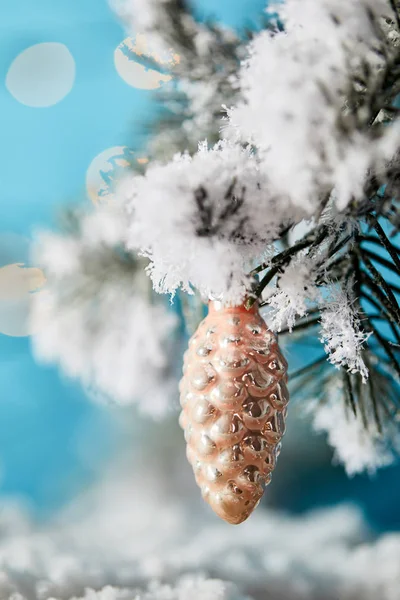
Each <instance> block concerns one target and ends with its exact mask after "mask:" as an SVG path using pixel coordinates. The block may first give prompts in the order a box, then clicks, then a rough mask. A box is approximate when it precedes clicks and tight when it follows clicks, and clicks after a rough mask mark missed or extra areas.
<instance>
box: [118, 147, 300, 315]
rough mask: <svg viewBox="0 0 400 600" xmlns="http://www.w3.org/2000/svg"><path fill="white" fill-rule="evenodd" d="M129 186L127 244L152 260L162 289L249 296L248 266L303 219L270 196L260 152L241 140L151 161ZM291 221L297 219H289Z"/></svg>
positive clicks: (232, 299)
mask: <svg viewBox="0 0 400 600" xmlns="http://www.w3.org/2000/svg"><path fill="white" fill-rule="evenodd" d="M124 188H125V189H128V195H129V207H130V209H131V227H130V234H129V240H128V245H129V246H130V247H133V248H135V249H139V250H141V251H142V252H143V253H144V254H145V255H146V256H149V257H150V259H151V265H150V267H149V272H150V275H151V278H152V280H153V283H154V287H155V289H156V290H157V291H159V292H164V293H174V292H175V290H176V289H177V288H178V287H182V288H183V289H184V290H186V291H189V292H190V291H191V288H192V286H194V287H195V288H197V290H199V291H200V293H201V294H203V295H204V296H205V298H208V297H209V296H214V297H223V299H224V301H225V302H228V303H233V304H238V303H240V302H241V301H243V299H244V297H245V295H246V292H247V291H248V289H249V287H250V286H251V283H252V280H251V275H249V271H250V270H251V266H252V264H253V263H254V261H256V260H257V258H258V257H260V256H261V255H262V254H263V251H264V250H265V248H266V246H267V245H268V244H269V243H271V241H272V240H274V239H276V238H277V237H279V233H280V230H281V228H282V227H284V226H287V224H288V219H294V220H299V219H300V218H301V217H302V216H303V215H304V213H303V211H302V210H301V209H300V208H298V209H296V210H293V208H292V207H289V206H288V205H287V203H286V202H285V200H284V199H283V198H279V197H274V196H273V195H271V192H270V186H269V181H268V177H267V176H266V175H265V174H263V173H261V172H260V170H259V163H258V160H257V157H256V156H255V154H254V153H253V152H252V151H251V150H249V149H243V148H242V147H241V146H239V145H237V144H230V143H228V142H219V143H218V144H216V145H215V146H214V147H212V148H208V146H207V143H203V144H200V146H199V150H198V152H197V153H196V154H195V155H194V156H193V157H190V156H189V155H188V154H183V155H178V156H176V157H175V159H174V161H173V162H171V163H169V164H167V165H151V166H150V167H149V169H148V170H147V173H146V174H145V176H143V177H135V178H134V179H133V180H132V181H131V183H130V185H129V183H127V182H125V184H124ZM289 223H290V221H289Z"/></svg>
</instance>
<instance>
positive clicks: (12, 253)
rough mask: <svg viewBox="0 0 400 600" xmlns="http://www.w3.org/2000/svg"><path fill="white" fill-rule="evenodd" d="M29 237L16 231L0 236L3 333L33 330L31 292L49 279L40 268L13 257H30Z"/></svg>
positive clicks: (20, 334)
mask: <svg viewBox="0 0 400 600" xmlns="http://www.w3.org/2000/svg"><path fill="white" fill-rule="evenodd" d="M28 247H29V240H28V239H27V238H25V237H24V236H20V235H17V234H7V233H5V234H3V235H0V333H3V334H5V335H8V336H11V337H24V336H27V335H31V334H32V333H34V331H33V328H32V325H31V323H30V304H31V298H32V296H31V294H32V293H33V292H36V293H41V292H37V290H39V289H40V288H41V287H43V285H44V284H45V282H46V278H45V276H44V273H43V271H42V270H41V269H38V268H35V267H25V265H24V262H12V263H9V264H4V263H5V262H8V261H9V260H10V259H11V260H15V259H17V260H18V259H20V260H21V261H25V260H27V259H28V257H27V253H28V250H27V248H28Z"/></svg>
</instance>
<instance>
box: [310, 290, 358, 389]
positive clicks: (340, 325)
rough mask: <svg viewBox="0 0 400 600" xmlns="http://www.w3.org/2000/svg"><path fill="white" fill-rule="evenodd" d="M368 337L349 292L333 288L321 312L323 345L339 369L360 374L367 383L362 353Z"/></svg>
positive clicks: (330, 359)
mask: <svg viewBox="0 0 400 600" xmlns="http://www.w3.org/2000/svg"><path fill="white" fill-rule="evenodd" d="M350 287H351V283H350ZM368 337H369V334H368V333H365V332H364V331H363V330H362V327H361V323H360V322H359V320H358V318H357V316H356V314H355V313H354V310H353V307H352V304H351V300H350V298H349V296H348V293H347V291H345V290H342V289H340V288H339V287H334V286H333V287H332V288H331V298H330V299H329V301H328V302H326V308H325V309H324V310H322V311H321V342H322V343H323V344H324V348H325V351H326V353H327V354H328V360H329V361H330V362H331V363H332V364H333V365H336V366H338V367H339V366H343V367H346V368H347V369H348V371H349V372H350V373H360V374H361V377H362V379H363V381H364V382H365V381H366V379H367V378H368V369H367V367H366V365H365V363H364V360H363V357H362V350H363V347H364V344H365V342H366V341H367V339H368Z"/></svg>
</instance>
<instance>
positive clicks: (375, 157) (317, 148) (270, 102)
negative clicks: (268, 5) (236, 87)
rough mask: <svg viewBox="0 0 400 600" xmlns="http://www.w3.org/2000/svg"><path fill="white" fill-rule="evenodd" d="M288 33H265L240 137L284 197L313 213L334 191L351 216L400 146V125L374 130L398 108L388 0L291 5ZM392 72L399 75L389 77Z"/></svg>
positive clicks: (258, 41)
mask: <svg viewBox="0 0 400 600" xmlns="http://www.w3.org/2000/svg"><path fill="white" fill-rule="evenodd" d="M278 10H279V17H280V18H281V19H282V21H283V24H284V29H285V30H284V31H283V32H280V33H277V34H275V35H271V34H270V33H269V32H262V33H261V34H260V35H259V36H257V37H256V38H255V40H254V41H253V42H252V44H251V46H250V53H251V56H250V58H249V59H248V61H246V62H245V63H244V65H243V67H242V70H241V72H240V75H239V84H240V88H241V94H242V99H241V100H240V101H239V102H238V104H237V105H236V106H234V107H233V108H232V109H231V110H230V111H229V115H230V124H231V127H232V128H233V130H234V133H236V135H237V136H238V137H239V139H241V140H243V141H244V142H246V143H249V142H250V143H253V144H254V145H255V146H256V147H257V149H258V152H259V154H260V155H261V156H262V158H263V162H264V168H265V170H266V171H267V172H268V174H269V176H270V178H271V184H272V186H273V188H274V190H275V192H276V193H279V194H280V195H282V196H289V197H290V199H291V200H292V203H293V204H294V205H300V206H302V207H303V208H305V207H309V209H310V210H311V211H317V212H318V210H319V207H320V204H321V202H323V201H324V199H325V198H326V196H327V195H329V194H330V193H331V192H332V190H335V200H336V203H337V205H338V207H339V208H341V209H343V208H344V207H345V206H347V205H348V203H349V202H350V201H352V200H354V199H358V200H361V199H362V198H363V192H364V186H365V182H366V176H367V172H368V170H371V169H378V170H379V167H380V165H381V164H382V162H384V161H387V160H388V159H390V158H391V157H392V156H393V154H394V152H395V151H396V149H397V147H398V145H399V139H400V138H399V132H400V130H399V127H398V124H396V125H395V126H394V127H392V128H382V127H380V128H377V127H373V128H372V129H371V127H370V126H371V124H372V123H373V122H374V120H375V119H376V117H377V116H378V114H379V112H380V111H381V110H382V109H383V108H384V107H385V106H387V105H388V104H389V103H390V100H393V98H394V97H395V95H396V93H397V91H398V85H399V84H398V81H396V82H395V83H394V85H392V86H389V90H387V89H386V86H387V82H386V78H388V79H390V78H391V76H392V74H393V70H396V69H397V64H398V61H399V47H398V41H397V40H398V31H397V30H396V29H395V25H393V26H392V27H391V28H390V33H392V32H393V34H395V35H396V36H397V37H395V38H394V39H393V37H391V36H390V35H389V33H388V31H387V27H386V26H385V27H384V26H383V25H384V24H385V25H386V24H387V21H390V22H393V20H394V15H393V11H392V9H391V7H390V3H389V2H387V1H386V0H333V1H332V0H319V1H317V2H315V1H314V0H305V1H303V0H302V1H300V0H287V2H285V3H284V4H282V5H281V6H280V7H279V9H278ZM388 73H390V76H389V75H388Z"/></svg>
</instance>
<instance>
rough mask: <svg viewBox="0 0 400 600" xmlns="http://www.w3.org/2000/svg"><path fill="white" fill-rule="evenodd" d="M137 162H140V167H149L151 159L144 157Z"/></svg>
mask: <svg viewBox="0 0 400 600" xmlns="http://www.w3.org/2000/svg"><path fill="white" fill-rule="evenodd" d="M137 161H138V163H139V165H147V163H148V162H149V159H148V158H146V157H143V158H138V159H137Z"/></svg>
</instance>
